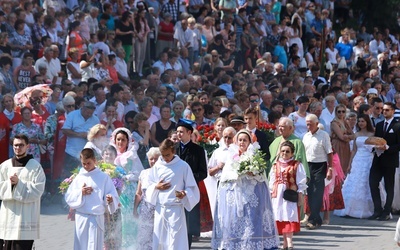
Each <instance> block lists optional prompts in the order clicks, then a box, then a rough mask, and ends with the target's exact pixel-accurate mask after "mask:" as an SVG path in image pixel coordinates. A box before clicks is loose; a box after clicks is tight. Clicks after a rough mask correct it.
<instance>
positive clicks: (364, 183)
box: [334, 115, 374, 218]
mask: <svg viewBox="0 0 400 250" xmlns="http://www.w3.org/2000/svg"><path fill="white" fill-rule="evenodd" d="M357 120H358V121H357V128H358V130H359V131H358V132H357V133H356V134H355V135H356V138H355V142H354V147H353V151H352V152H351V156H350V162H351V165H350V166H349V168H348V170H347V172H348V175H347V177H346V180H345V181H344V184H343V188H342V194H343V200H344V206H345V208H344V209H341V210H335V211H334V214H335V215H338V216H346V215H347V216H351V217H355V218H367V217H369V216H371V215H372V214H373V212H374V204H373V203H372V197H371V192H370V189H369V171H370V168H371V164H372V160H373V157H374V155H373V153H371V152H370V150H369V149H367V148H366V147H365V140H366V139H367V138H368V137H370V136H373V135H374V128H373V127H372V124H371V120H370V118H369V117H368V115H360V116H358V118H357Z"/></svg>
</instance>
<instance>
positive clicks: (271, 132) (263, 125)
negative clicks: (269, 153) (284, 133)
mask: <svg viewBox="0 0 400 250" xmlns="http://www.w3.org/2000/svg"><path fill="white" fill-rule="evenodd" d="M257 128H258V129H259V130H260V131H261V132H263V133H264V134H265V135H266V136H267V142H268V144H270V143H271V142H273V141H274V140H275V130H276V126H275V124H271V123H268V122H260V123H258V125H257Z"/></svg>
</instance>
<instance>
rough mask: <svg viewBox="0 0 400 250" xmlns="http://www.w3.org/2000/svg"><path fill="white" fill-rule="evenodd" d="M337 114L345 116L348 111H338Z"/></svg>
mask: <svg viewBox="0 0 400 250" xmlns="http://www.w3.org/2000/svg"><path fill="white" fill-rule="evenodd" d="M337 113H338V114H344V113H346V111H344V110H338V111H337Z"/></svg>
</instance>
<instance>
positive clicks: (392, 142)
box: [374, 119, 400, 168]
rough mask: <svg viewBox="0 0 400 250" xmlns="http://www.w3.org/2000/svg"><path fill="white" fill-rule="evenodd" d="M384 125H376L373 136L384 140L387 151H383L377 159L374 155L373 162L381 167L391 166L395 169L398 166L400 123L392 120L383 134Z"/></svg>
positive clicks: (380, 123)
mask: <svg viewBox="0 0 400 250" xmlns="http://www.w3.org/2000/svg"><path fill="white" fill-rule="evenodd" d="M384 124H385V121H381V122H378V123H377V124H376V128H375V136H377V137H381V138H383V139H385V140H386V143H387V145H388V146H389V149H388V150H385V151H384V153H383V154H381V155H380V156H379V157H378V156H377V155H375V156H374V162H376V163H378V162H379V165H380V166H382V167H386V166H393V167H396V168H397V167H398V166H399V150H400V123H399V122H398V121H397V120H396V119H393V120H392V122H391V123H390V124H389V126H388V128H387V130H386V133H384V132H383V127H384Z"/></svg>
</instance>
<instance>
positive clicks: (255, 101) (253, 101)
mask: <svg viewBox="0 0 400 250" xmlns="http://www.w3.org/2000/svg"><path fill="white" fill-rule="evenodd" d="M259 101H260V100H258V99H256V100H250V102H252V103H257V102H259Z"/></svg>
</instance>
